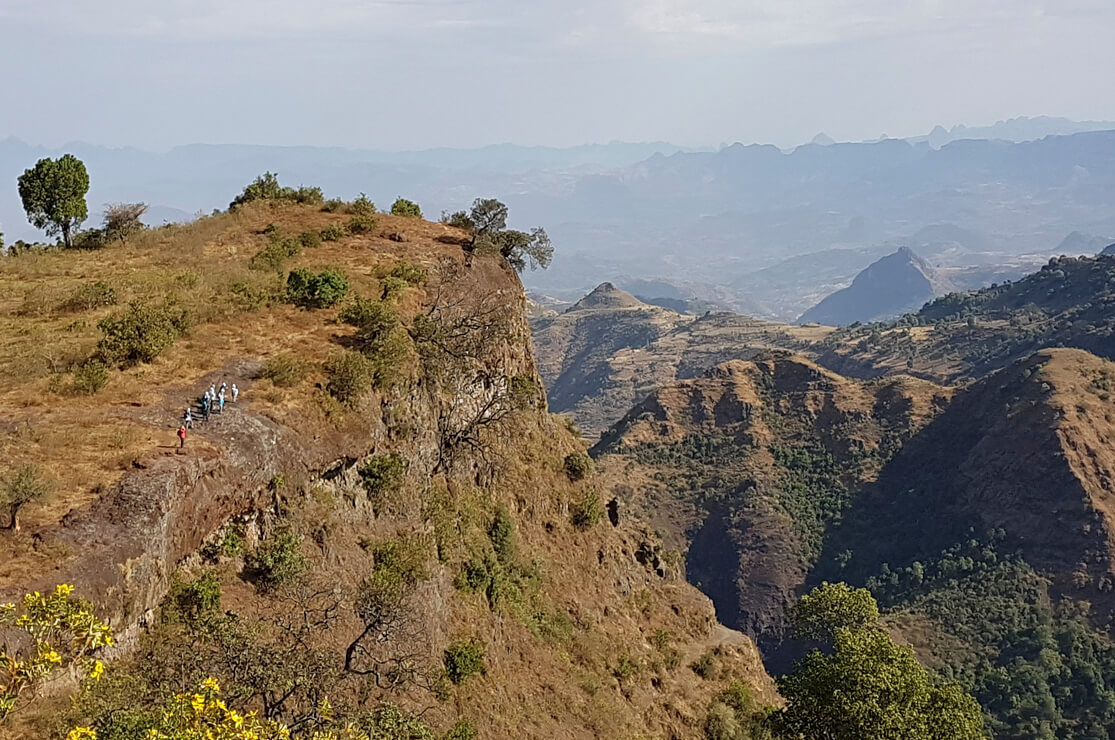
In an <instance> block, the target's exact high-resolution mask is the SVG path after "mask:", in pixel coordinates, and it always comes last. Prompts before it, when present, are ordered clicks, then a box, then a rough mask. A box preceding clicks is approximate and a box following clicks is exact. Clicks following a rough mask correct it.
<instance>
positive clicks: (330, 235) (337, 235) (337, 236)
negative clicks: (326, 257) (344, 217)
mask: <svg viewBox="0 0 1115 740" xmlns="http://www.w3.org/2000/svg"><path fill="white" fill-rule="evenodd" d="M347 233H348V232H347V231H346V230H345V227H344V226H341V225H340V224H329V225H328V226H326V227H325V228H324V229H322V230H321V240H322V241H323V242H335V241H339V240H341V239H344V238H345V235H346V234H347Z"/></svg>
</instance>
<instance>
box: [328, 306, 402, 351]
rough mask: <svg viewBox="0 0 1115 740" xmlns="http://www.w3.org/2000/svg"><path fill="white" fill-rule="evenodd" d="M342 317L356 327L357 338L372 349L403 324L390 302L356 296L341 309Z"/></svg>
mask: <svg viewBox="0 0 1115 740" xmlns="http://www.w3.org/2000/svg"><path fill="white" fill-rule="evenodd" d="M340 319H341V321H343V322H344V323H346V324H348V325H349V326H353V327H356V331H357V338H358V339H359V340H360V342H361V343H362V344H364V345H365V346H366V347H368V348H369V349H370V350H371V351H374V350H375V348H376V347H375V345H376V344H378V343H381V342H383V341H384V340H385V339H386V338H387V336H388V335H389V334H390V333H391V332H393V331H395V330H396V329H398V328H399V327H401V326H402V322H401V320H400V318H399V313H398V311H396V310H395V309H394V307H392V306H391V305H390V304H389V303H386V302H384V301H373V300H370V299H368V298H364V297H363V296H356V297H355V298H353V300H352V301H351V302H350V303H349V304H348V305H347V306H345V307H344V309H343V310H342V311H341V314H340Z"/></svg>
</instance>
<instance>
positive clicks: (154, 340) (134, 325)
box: [97, 301, 190, 368]
mask: <svg viewBox="0 0 1115 740" xmlns="http://www.w3.org/2000/svg"><path fill="white" fill-rule="evenodd" d="M97 326H98V327H100V330H101V334H102V336H101V341H100V342H98V344H97V359H99V360H100V361H101V362H103V363H104V364H105V365H112V366H118V367H121V368H124V367H131V366H132V365H136V364H138V363H140V362H151V361H152V360H154V359H155V358H156V357H158V356H159V355H160V354H162V353H163V352H165V351H166V350H167V349H169V348H170V346H171V345H173V344H174V340H175V339H177V338H178V337H180V336H183V335H184V334H186V332H187V331H189V328H190V317H189V314H188V312H187V311H186V310H185V309H184V308H182V307H180V306H178V305H176V304H175V303H173V302H171V301H167V302H166V303H164V304H163V305H162V306H152V305H150V304H148V303H144V302H143V301H133V302H132V303H130V304H128V309H127V310H126V311H124V312H123V313H120V314H115V315H113V316H108V317H105V318H103V319H101V321H100V323H98V324H97Z"/></svg>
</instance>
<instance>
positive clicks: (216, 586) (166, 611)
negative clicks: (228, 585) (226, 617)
mask: <svg viewBox="0 0 1115 740" xmlns="http://www.w3.org/2000/svg"><path fill="white" fill-rule="evenodd" d="M220 610H221V580H220V578H218V577H217V574H216V573H215V572H214V571H212V570H207V571H205V573H203V574H201V575H200V576H198V577H197V578H195V579H194V580H192V581H189V582H187V583H182V582H180V581H179V582H175V583H174V584H172V585H171V587H170V591H169V592H168V593H167V595H166V600H165V601H164V603H163V618H164V619H166V620H167V621H169V622H196V621H197V620H198V619H200V618H201V617H204V616H206V615H209V614H216V613H217V612H219V611H220Z"/></svg>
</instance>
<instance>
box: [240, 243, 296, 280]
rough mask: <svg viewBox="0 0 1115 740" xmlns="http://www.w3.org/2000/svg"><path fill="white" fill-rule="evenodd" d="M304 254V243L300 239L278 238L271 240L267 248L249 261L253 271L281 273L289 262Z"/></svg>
mask: <svg viewBox="0 0 1115 740" xmlns="http://www.w3.org/2000/svg"><path fill="white" fill-rule="evenodd" d="M300 254H302V242H301V241H299V240H298V239H294V238H291V239H281V238H278V237H276V236H273V237H272V238H271V241H270V242H268V244H267V246H266V247H264V248H263V249H261V250H260V251H259V252H257V253H256V254H254V255H253V256H252V258H251V260H249V261H248V267H249V268H250V269H252V270H272V271H274V272H281V271H282V269H283V266H284V265H286V263H287V260H290V259H293V258H295V257H297V256H298V255H300Z"/></svg>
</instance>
